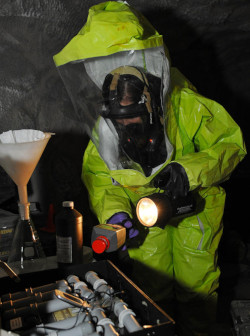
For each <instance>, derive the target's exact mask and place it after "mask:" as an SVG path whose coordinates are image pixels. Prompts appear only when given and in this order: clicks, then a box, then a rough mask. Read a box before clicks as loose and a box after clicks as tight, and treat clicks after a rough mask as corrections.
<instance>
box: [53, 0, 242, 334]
mask: <svg viewBox="0 0 250 336" xmlns="http://www.w3.org/2000/svg"><path fill="white" fill-rule="evenodd" d="M158 47H162V50H163V51H164V50H165V51H166V48H164V45H163V40H162V36H161V35H159V34H158V33H157V32H156V31H155V30H154V28H153V27H152V26H151V25H150V24H149V23H148V21H147V20H146V19H145V18H144V17H142V16H141V15H140V14H139V13H137V12H136V11H135V10H134V9H131V8H130V7H129V5H127V4H126V3H122V2H113V1H109V2H106V3H101V4H99V5H96V6H93V7H92V8H91V9H90V11H89V16H88V20H87V22H86V24H85V26H84V27H83V28H82V30H81V31H80V32H79V34H78V35H77V36H75V37H74V38H73V39H72V40H71V41H70V42H69V44H68V45H67V46H66V47H65V48H64V49H63V50H62V51H61V52H60V53H59V54H57V55H56V56H54V60H55V63H56V65H57V66H58V69H59V71H61V73H62V78H63V80H64V81H65V85H66V87H67V86H68V91H69V94H70V95H71V98H72V100H73V101H74V103H75V107H76V109H78V110H79V109H80V108H79V106H78V105H77V99H78V98H77V97H79V96H80V95H79V94H78V95H74V89H72V87H71V88H69V86H70V84H69V83H70V82H69V81H68V82H67V80H68V78H69V76H68V75H66V76H64V74H63V73H67V74H68V71H67V69H69V68H70V67H71V66H72V64H79V63H80V62H81V61H82V62H84V61H86V60H88V61H89V60H91V59H93V60H94V62H96V61H99V60H100V59H101V58H102V57H103V59H105V61H104V63H103V64H104V65H103V67H105V66H106V64H107V63H108V61H109V60H110V59H111V58H112V57H113V56H115V57H117V55H118V56H119V57H120V55H123V52H127V51H128V52H131V51H134V52H135V53H136V52H138V51H143V52H144V56H145V55H146V56H145V57H144V60H145V65H144V67H145V68H146V70H148V71H150V69H148V68H147V64H149V63H147V55H148V54H147V51H148V50H149V51H151V50H153V49H154V48H156V49H157V48H158ZM161 54H162V51H161ZM135 55H137V54H135ZM164 57H165V58H166V56H164ZM119 60H120V58H119ZM166 61H167V58H166ZM94 62H93V64H96V63H94ZM86 64H87V63H86ZM124 64H126V63H123V64H122V65H124ZM131 64H132V63H131ZM117 65H119V64H117ZM132 65H134V63H133V64H132ZM112 66H113V64H112V65H110V66H109V67H107V69H106V72H105V75H106V74H107V73H109V72H110V71H111V70H112ZM103 67H100V68H99V69H103ZM64 68H65V69H66V71H64ZM85 68H86V69H87V73H88V74H89V73H91V71H92V70H93V67H89V68H87V65H86V66H85ZM90 68H91V71H90V70H89V69H90ZM113 68H115V67H114V66H113ZM75 73H76V72H75ZM167 73H168V77H169V78H170V85H169V87H168V88H167V92H165V99H164V113H165V115H164V122H165V130H166V138H167V140H168V141H169V143H170V144H171V148H172V150H171V152H170V155H169V156H168V158H167V160H166V162H165V163H164V164H163V165H161V167H159V169H158V170H157V171H153V173H152V174H151V176H148V177H146V176H145V175H144V174H143V173H142V172H141V171H140V170H136V169H122V168H121V167H119V166H117V167H118V169H115V168H114V167H113V168H112V167H111V164H110V163H109V162H108V160H107V159H106V157H105V155H102V153H101V155H100V150H99V148H100V146H101V140H100V139H98V134H97V133H98V132H97V133H96V130H95V129H94V127H93V128H92V129H91V127H90V128H87V131H88V134H89V135H90V137H91V140H90V142H89V145H88V147H87V149H86V151H85V154H84V159H83V170H82V179H83V181H84V183H85V185H86V187H87V189H88V192H89V199H90V206H91V209H92V210H93V212H94V213H95V214H96V216H97V218H98V220H99V222H100V223H105V222H106V221H107V220H108V219H109V218H110V217H111V216H112V215H114V214H115V213H117V212H121V211H122V212H126V213H128V214H129V216H130V217H131V218H133V215H134V207H135V206H136V204H137V202H138V200H139V199H140V198H141V197H143V196H146V195H150V194H152V193H155V192H159V190H158V189H156V188H154V187H152V186H151V185H152V184H151V183H150V182H151V180H152V179H153V178H154V177H155V176H156V175H157V174H158V173H159V172H160V171H161V170H162V168H164V167H165V166H166V165H168V164H169V163H170V162H173V161H174V162H177V163H179V164H180V165H182V166H183V167H184V169H185V171H186V174H187V176H188V180H189V185H190V190H196V191H197V210H196V213H195V214H194V215H192V216H189V217H186V218H182V219H181V220H180V219H179V220H177V219H172V220H171V222H170V223H169V225H167V226H166V227H165V228H164V229H161V228H159V227H151V228H149V229H147V230H146V229H145V230H144V229H143V228H139V230H140V231H142V234H144V235H145V239H144V241H143V243H142V244H141V245H140V246H139V247H136V248H129V249H128V252H129V256H130V258H131V259H133V260H134V271H133V272H134V273H133V279H134V281H135V282H136V283H137V284H138V285H139V286H140V287H141V288H142V289H143V290H145V291H146V292H147V294H149V296H150V297H152V298H153V299H154V300H155V301H157V302H159V303H160V304H161V303H162V304H163V303H164V301H165V302H170V301H171V300H172V299H174V300H176V301H177V302H178V307H177V311H178V314H177V315H176V316H173V317H174V318H176V320H177V326H178V332H179V335H203V334H204V335H205V334H206V333H207V331H208V326H209V325H210V323H212V322H213V321H214V317H215V305H216V296H217V295H216V289H217V288H218V284H219V276H220V270H219V268H218V265H217V251H218V245H219V241H220V238H221V235H222V230H223V226H222V217H223V210H224V203H225V191H224V190H223V188H222V187H220V186H219V184H220V183H221V182H223V181H225V180H227V179H228V178H229V177H230V174H231V173H232V171H233V170H234V168H235V167H236V166H237V164H238V163H239V162H240V161H241V160H242V159H243V158H244V156H245V154H246V149H245V146H244V141H243V138H242V133H241V130H240V128H239V126H238V125H237V124H236V123H235V122H234V121H233V120H232V118H231V117H230V115H229V114H228V113H227V112H226V111H225V109H224V108H223V107H222V106H221V105H220V104H218V103H216V102H214V101H212V100H210V99H208V98H205V97H203V96H201V95H200V94H198V93H197V91H196V89H195V88H194V87H193V86H192V85H191V84H190V83H189V81H188V80H187V79H186V78H185V77H184V76H183V75H182V74H181V73H180V72H179V71H178V70H177V69H175V68H171V69H170V68H169V70H168V72H167ZM84 74H85V73H84ZM95 83H96V85H97V86H98V81H97V80H95ZM75 87H76V85H75ZM98 87H99V89H100V91H101V85H99V86H98ZM165 87H166V85H165ZM166 97H167V98H166ZM82 99H83V100H84V98H82ZM87 109H88V105H86V106H85V105H84V108H83V109H82V110H81V113H82V114H84V113H86V110H87ZM92 114H93V113H92ZM89 119H90V118H89ZM89 119H88V118H86V119H84V122H85V123H86V124H87V122H88V120H89ZM96 120H98V119H96ZM93 125H95V122H93ZM165 306H166V311H167V312H168V308H167V307H168V305H167V304H166V305H165Z"/></svg>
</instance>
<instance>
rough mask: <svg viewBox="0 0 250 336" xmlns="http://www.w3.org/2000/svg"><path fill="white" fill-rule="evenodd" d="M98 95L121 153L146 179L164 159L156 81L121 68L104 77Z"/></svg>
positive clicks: (158, 79) (126, 67) (140, 71)
mask: <svg viewBox="0 0 250 336" xmlns="http://www.w3.org/2000/svg"><path fill="white" fill-rule="evenodd" d="M102 93H103V98H104V104H103V111H102V116H103V117H104V118H108V119H110V120H111V121H112V123H113V124H114V126H115V129H116V131H117V134H118V137H119V147H120V151H121V154H122V155H126V156H127V157H128V158H129V159H130V160H133V161H135V162H137V163H139V164H140V165H141V167H142V169H143V171H144V173H145V175H146V176H149V175H150V174H151V171H152V168H154V167H156V166H158V165H159V164H161V163H162V162H164V161H165V159H166V156H167V153H166V148H165V144H164V130H163V125H162V122H161V120H160V118H161V117H162V108H161V100H160V93H161V80H160V78H158V77H155V76H153V75H150V74H147V75H146V74H145V73H144V72H143V71H142V70H140V69H138V68H135V67H131V66H122V67H120V68H117V69H115V70H113V71H112V72H111V73H110V74H108V75H107V76H106V78H105V80H104V84H103V90H102ZM157 98H158V99H157ZM160 146H161V147H162V150H159V148H160Z"/></svg>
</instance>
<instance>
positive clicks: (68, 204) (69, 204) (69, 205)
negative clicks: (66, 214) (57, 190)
mask: <svg viewBox="0 0 250 336" xmlns="http://www.w3.org/2000/svg"><path fill="white" fill-rule="evenodd" d="M62 206H63V207H65V208H71V209H73V208H74V202H73V201H64V202H62Z"/></svg>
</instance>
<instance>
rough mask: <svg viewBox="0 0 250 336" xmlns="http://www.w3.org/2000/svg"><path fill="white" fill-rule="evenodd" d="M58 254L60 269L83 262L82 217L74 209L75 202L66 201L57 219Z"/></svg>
mask: <svg viewBox="0 0 250 336" xmlns="http://www.w3.org/2000/svg"><path fill="white" fill-rule="evenodd" d="M55 224H56V251H57V252H56V253H57V262H58V266H59V267H63V266H67V265H73V264H81V263H82V262H83V222H82V215H81V214H80V212H78V211H77V210H76V209H74V202H72V201H64V202H63V203H62V209H61V210H60V212H59V213H58V214H57V215H56V217H55Z"/></svg>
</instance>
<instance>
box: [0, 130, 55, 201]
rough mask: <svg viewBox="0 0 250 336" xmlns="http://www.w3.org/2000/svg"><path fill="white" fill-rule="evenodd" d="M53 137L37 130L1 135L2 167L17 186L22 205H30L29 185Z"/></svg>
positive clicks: (0, 154)
mask: <svg viewBox="0 0 250 336" xmlns="http://www.w3.org/2000/svg"><path fill="white" fill-rule="evenodd" d="M51 135H52V133H43V132H41V131H37V130H16V131H9V132H4V133H2V134H0V165H1V166H2V167H3V168H4V170H5V171H6V172H7V174H8V175H9V176H10V177H11V178H12V180H13V181H14V182H15V184H16V185H17V187H18V194H19V200H20V203H21V204H28V195H27V184H28V181H29V179H30V177H31V175H32V173H33V171H34V169H35V168H36V165H37V163H38V161H39V159H40V157H41V155H42V153H43V151H44V149H45V147H46V145H47V143H48V141H49V139H50V137H51Z"/></svg>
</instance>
